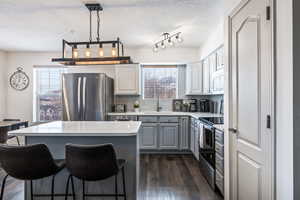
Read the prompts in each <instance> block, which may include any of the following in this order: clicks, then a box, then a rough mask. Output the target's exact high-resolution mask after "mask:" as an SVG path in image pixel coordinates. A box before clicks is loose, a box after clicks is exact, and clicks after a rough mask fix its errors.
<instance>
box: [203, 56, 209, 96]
mask: <svg viewBox="0 0 300 200" xmlns="http://www.w3.org/2000/svg"><path fill="white" fill-rule="evenodd" d="M210 76H211V73H210V59H209V57H208V58H207V59H205V60H204V61H203V93H204V94H209V93H210Z"/></svg>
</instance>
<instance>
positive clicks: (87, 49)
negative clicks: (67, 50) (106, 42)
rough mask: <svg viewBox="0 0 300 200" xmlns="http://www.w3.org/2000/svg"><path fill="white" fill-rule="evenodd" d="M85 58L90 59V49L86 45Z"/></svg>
mask: <svg viewBox="0 0 300 200" xmlns="http://www.w3.org/2000/svg"><path fill="white" fill-rule="evenodd" d="M85 57H87V58H89V57H91V49H90V45H89V44H87V45H86V50H85Z"/></svg>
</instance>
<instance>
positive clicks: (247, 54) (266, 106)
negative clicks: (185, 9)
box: [229, 0, 274, 200]
mask: <svg viewBox="0 0 300 200" xmlns="http://www.w3.org/2000/svg"><path fill="white" fill-rule="evenodd" d="M269 5H270V2H269V0H247V1H243V3H241V5H240V6H239V7H238V8H236V9H235V11H234V12H233V13H232V15H231V16H230V20H229V23H230V26H229V31H230V42H229V44H230V51H229V53H230V54H229V55H230V56H229V60H230V65H229V66H230V70H231V78H230V81H231V87H230V89H229V90H230V94H231V95H230V96H231V98H230V105H231V106H230V109H229V110H230V118H231V119H230V124H229V125H230V126H229V127H231V129H230V130H229V131H230V150H231V152H230V156H231V158H230V169H231V176H230V178H231V179H230V183H231V193H230V194H231V198H230V199H232V200H269V199H273V189H272V188H273V184H272V183H273V151H272V150H273V144H274V142H273V130H272V127H274V125H273V124H271V122H272V121H273V120H272V116H273V113H272V111H273V109H272V108H273V85H272V83H273V82H272V81H273V70H272V69H273V68H272V22H271V19H269V17H268V16H269V12H268V11H269V9H268V8H269Z"/></svg>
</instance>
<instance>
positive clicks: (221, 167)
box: [216, 154, 224, 174]
mask: <svg viewBox="0 0 300 200" xmlns="http://www.w3.org/2000/svg"><path fill="white" fill-rule="evenodd" d="M216 168H217V169H218V170H219V172H220V173H221V174H223V173H224V158H222V157H221V156H219V155H218V154H216Z"/></svg>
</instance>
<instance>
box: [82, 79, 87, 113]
mask: <svg viewBox="0 0 300 200" xmlns="http://www.w3.org/2000/svg"><path fill="white" fill-rule="evenodd" d="M85 96H86V77H83V84H82V110H83V118H85V112H86V110H85V101H86V97H85Z"/></svg>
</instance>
